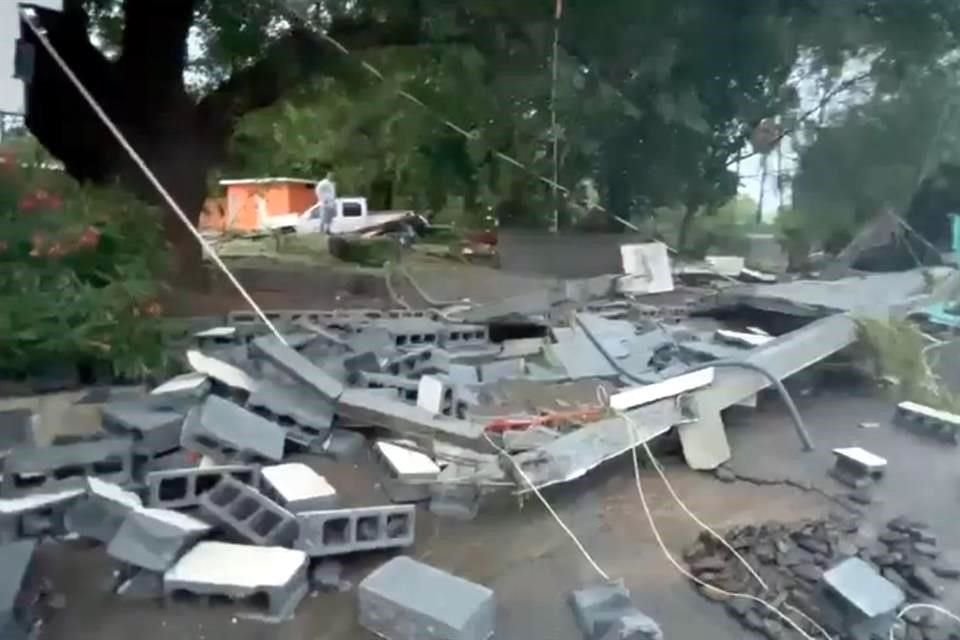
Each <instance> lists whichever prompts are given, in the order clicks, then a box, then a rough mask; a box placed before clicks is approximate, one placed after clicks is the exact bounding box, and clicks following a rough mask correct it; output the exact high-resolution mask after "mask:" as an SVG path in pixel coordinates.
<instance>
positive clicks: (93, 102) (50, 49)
mask: <svg viewBox="0 0 960 640" xmlns="http://www.w3.org/2000/svg"><path fill="white" fill-rule="evenodd" d="M20 17H21V18H23V21H24V23H25V24H26V25H27V26H28V27H29V28H30V30H31V31H32V32H33V34H34V35H35V36H36V37H37V40H38V41H39V42H40V44H41V45H43V48H44V49H46V51H47V53H49V54H50V57H51V58H53V60H54V62H56V63H57V66H59V67H60V69H61V71H63V73H64V74H65V75H66V76H67V78H69V79H70V82H71V83H72V84H73V86H74V87H76V89H77V91H79V92H80V95H81V96H83V98H84V100H86V101H87V104H89V105H90V108H91V109H93V111H94V113H96V114H97V116H98V117H99V118H100V120H101V121H102V122H103V124H104V126H106V127H107V129H109V130H110V133H112V134H113V136H114V137H115V138H116V139H117V142H119V143H120V146H122V147H123V149H124V150H125V151H126V152H127V154H129V156H130V158H131V159H132V160H133V161H134V163H135V164H136V165H137V166H138V167H139V168H140V170H141V171H143V173H144V175H145V176H146V177H147V179H148V180H149V181H150V183H151V184H152V185H153V186H154V188H155V189H156V190H157V191H158V192H159V193H160V195H161V196H162V197H163V199H164V200H165V201H166V203H167V205H169V207H170V208H171V209H172V210H173V212H174V213H176V214H177V217H178V218H180V220H181V222H183V224H184V225H186V227H187V230H188V231H190V233H191V234H192V235H193V237H194V238H195V239H196V240H197V242H199V243H200V246H201V247H203V249H204V251H206V252H207V255H209V256H210V259H211V260H213V262H214V264H216V265H217V266H218V267H219V268H220V270H221V271H223V273H224V275H225V276H227V279H228V280H229V281H230V283H231V284H232V285H233V286H234V287H236V289H237V291H239V292H240V295H241V296H243V298H244V300H246V301H247V304H249V305H250V307H251V308H252V309H253V310H254V312H256V314H257V315H258V316H260V319H261V320H262V321H263V322H264V324H266V325H267V327H268V328H269V329H270V331H272V332H273V333H274V335H276V336H277V338H278V339H279V340H280V341H281V342H282V343H283V344H287V342H286V340H284V338H283V336H282V335H281V334H280V332H279V331H277V328H276V327H275V326H273V323H272V322H270V319H269V318H267V315H266V314H265V313H264V312H263V309H261V308H260V306H259V305H258V304H257V303H256V302H255V301H254V300H253V298H252V297H250V294H249V293H247V290H246V289H245V288H244V287H243V285H241V284H240V281H239V280H237V279H236V277H234V275H233V273H231V272H230V269H228V268H227V265H225V264H224V263H223V260H221V259H220V256H218V255H217V253H216V251H214V249H213V247H211V246H210V244H209V243H208V242H207V241H206V240H205V239H204V237H203V236H202V235H200V232H199V231H197V229H196V227H194V226H193V224H192V223H191V222H190V218H189V217H187V215H186V214H185V213H184V212H183V209H181V208H180V205H178V204H177V202H176V201H175V200H174V199H173V197H172V196H171V195H170V193H169V192H168V191H167V190H166V188H165V187H164V186H163V184H162V183H161V182H160V181H159V180H158V179H157V177H156V176H155V175H154V173H153V171H151V170H150V167H148V166H147V163H146V162H144V160H143V158H141V157H140V154H138V153H137V152H136V150H135V149H134V148H133V146H132V145H131V144H130V142H128V141H127V139H126V137H125V136H124V135H123V133H121V131H120V129H118V128H117V125H116V124H114V122H113V120H111V119H110V116H108V115H107V113H106V112H105V111H104V110H103V108H102V107H101V106H100V103H99V102H97V99H96V98H94V97H93V95H92V94H91V93H90V92H89V91H88V90H87V88H86V87H85V86H84V84H83V82H81V81H80V79H79V78H78V77H77V76H76V74H74V72H73V70H72V69H71V68H70V66H69V65H68V64H67V63H66V62H65V61H64V59H63V58H62V57H60V54H59V53H58V52H57V50H56V49H55V48H54V46H53V44H51V43H50V40H48V39H47V36H46V34H45V33H43V31H42V30H41V29H40V28H39V27H37V25H35V24H34V23H33V18H32V16H30V15H29V14H28V13H27V12H26V10H23V9H21V11H20Z"/></svg>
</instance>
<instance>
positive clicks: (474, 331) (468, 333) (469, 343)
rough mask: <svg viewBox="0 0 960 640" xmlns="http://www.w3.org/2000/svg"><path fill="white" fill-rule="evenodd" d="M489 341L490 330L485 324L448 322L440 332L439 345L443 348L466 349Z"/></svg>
mask: <svg viewBox="0 0 960 640" xmlns="http://www.w3.org/2000/svg"><path fill="white" fill-rule="evenodd" d="M489 342H490V331H489V328H488V327H487V325H485V324H448V325H446V326H444V327H443V329H442V330H441V332H440V345H441V346H442V347H443V348H444V349H450V350H453V349H465V348H467V349H468V348H472V347H476V346H482V345H486V344H488V343H489Z"/></svg>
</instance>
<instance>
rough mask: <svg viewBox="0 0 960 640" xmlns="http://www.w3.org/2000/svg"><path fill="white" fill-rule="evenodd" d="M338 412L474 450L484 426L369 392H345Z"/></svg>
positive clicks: (394, 429)
mask: <svg viewBox="0 0 960 640" xmlns="http://www.w3.org/2000/svg"><path fill="white" fill-rule="evenodd" d="M338 412H339V413H340V414H342V415H344V416H345V417H347V418H349V419H350V420H353V421H356V422H358V423H361V424H362V423H366V424H374V425H380V426H383V427H385V428H387V429H390V430H393V431H397V432H400V433H413V434H419V435H424V436H430V437H433V438H438V439H444V440H448V441H450V442H451V443H453V444H460V445H463V446H465V447H472V448H476V447H477V446H478V441H480V440H481V435H482V434H483V430H484V425H483V424H480V423H473V422H469V421H466V420H457V419H454V418H449V417H446V416H435V415H433V414H431V413H430V412H429V411H425V410H424V409H421V408H420V407H412V406H410V405H407V404H405V403H403V402H401V401H400V400H391V399H388V398H383V397H380V396H378V395H376V394H375V393H373V390H371V389H347V390H346V391H344V393H343V395H342V396H341V397H340V405H339V409H338Z"/></svg>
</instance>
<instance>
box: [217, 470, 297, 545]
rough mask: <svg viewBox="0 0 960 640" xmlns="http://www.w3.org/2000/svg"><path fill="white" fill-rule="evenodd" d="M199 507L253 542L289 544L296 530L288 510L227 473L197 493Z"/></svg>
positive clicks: (293, 518) (238, 534) (226, 527)
mask: <svg viewBox="0 0 960 640" xmlns="http://www.w3.org/2000/svg"><path fill="white" fill-rule="evenodd" d="M200 509H201V510H202V511H203V513H205V514H206V515H208V516H210V517H211V518H212V519H214V520H215V521H216V522H217V523H218V524H219V525H220V526H222V527H223V528H224V529H226V530H227V531H229V532H230V533H232V534H233V535H235V536H237V537H238V538H240V539H242V540H244V541H246V542H251V543H253V544H255V545H260V546H270V545H277V546H290V545H292V544H293V542H294V540H296V539H297V535H298V534H299V532H300V525H299V522H298V521H297V518H296V517H295V516H294V515H293V514H292V513H290V512H289V511H287V510H286V509H284V508H283V507H281V506H280V505H278V504H277V503H275V502H274V501H273V500H271V499H269V498H268V497H266V496H265V495H263V494H262V493H260V492H259V491H257V490H256V489H254V488H253V487H250V486H247V485H245V484H243V483H242V482H237V481H236V480H234V479H233V478H231V477H230V476H225V477H223V478H222V479H221V480H220V482H218V483H217V486H215V487H214V488H213V489H212V490H211V491H208V492H207V493H204V494H203V495H201V496H200Z"/></svg>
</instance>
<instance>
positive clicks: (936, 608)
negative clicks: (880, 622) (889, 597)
mask: <svg viewBox="0 0 960 640" xmlns="http://www.w3.org/2000/svg"><path fill="white" fill-rule="evenodd" d="M913 609H932V610H933V611H936V612H937V613H942V614H943V615H945V616H947V617H948V618H950V619H951V620H953V621H954V622H956V623H957V624H960V617H958V616H957V615H956V614H954V613H953V612H951V611H948V610H947V609H944V608H943V607H940V606H937V605H935V604H927V603H924V602H918V603H916V604H908V605H907V606H905V607H904V608H903V609H901V610H900V613H898V614H897V620H903V616H904V615H905V614H906V613H907V611H912V610H913ZM890 640H894V638H893V627H892V626H891V627H890Z"/></svg>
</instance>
